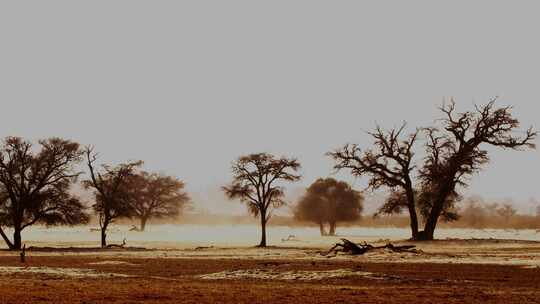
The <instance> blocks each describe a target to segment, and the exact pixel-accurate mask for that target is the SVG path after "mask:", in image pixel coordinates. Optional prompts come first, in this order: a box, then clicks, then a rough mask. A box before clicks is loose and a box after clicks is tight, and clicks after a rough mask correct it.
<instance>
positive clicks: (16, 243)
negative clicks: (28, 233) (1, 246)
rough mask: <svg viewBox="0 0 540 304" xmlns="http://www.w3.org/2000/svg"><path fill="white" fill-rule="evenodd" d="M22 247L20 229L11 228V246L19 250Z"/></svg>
mask: <svg viewBox="0 0 540 304" xmlns="http://www.w3.org/2000/svg"><path fill="white" fill-rule="evenodd" d="M21 248H22V240H21V229H20V228H14V230H13V248H10V249H14V250H20V249H21Z"/></svg>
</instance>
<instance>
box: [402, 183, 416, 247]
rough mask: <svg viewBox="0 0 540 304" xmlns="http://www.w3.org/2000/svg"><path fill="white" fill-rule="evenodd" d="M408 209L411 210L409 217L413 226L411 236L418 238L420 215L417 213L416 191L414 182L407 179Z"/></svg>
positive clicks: (414, 238)
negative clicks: (413, 187)
mask: <svg viewBox="0 0 540 304" xmlns="http://www.w3.org/2000/svg"><path fill="white" fill-rule="evenodd" d="M405 192H406V195H407V209H408V210H409V219H410V226H411V234H412V235H411V238H412V239H413V240H417V239H418V216H417V214H416V203H415V198H414V191H413V190H412V183H411V182H410V181H407V189H406V191H405Z"/></svg>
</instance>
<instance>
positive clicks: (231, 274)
mask: <svg viewBox="0 0 540 304" xmlns="http://www.w3.org/2000/svg"><path fill="white" fill-rule="evenodd" d="M350 276H362V277H370V278H377V277H375V276H373V273H371V272H365V271H354V270H350V269H336V270H327V271H276V270H268V269H246V270H234V271H222V272H216V273H209V274H204V275H200V276H198V278H200V279H204V280H235V279H263V280H300V281H314V280H323V279H333V278H343V277H350Z"/></svg>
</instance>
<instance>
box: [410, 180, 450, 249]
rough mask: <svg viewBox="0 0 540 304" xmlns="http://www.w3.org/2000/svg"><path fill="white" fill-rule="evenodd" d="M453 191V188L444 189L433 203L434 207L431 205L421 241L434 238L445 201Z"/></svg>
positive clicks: (420, 236) (419, 237) (420, 237)
mask: <svg viewBox="0 0 540 304" xmlns="http://www.w3.org/2000/svg"><path fill="white" fill-rule="evenodd" d="M452 191H453V189H451V188H449V187H448V188H446V189H443V190H442V191H441V192H440V194H439V195H438V196H437V199H436V200H435V202H434V203H433V207H431V212H430V213H429V216H428V218H427V220H426V224H425V226H424V231H422V233H421V234H420V235H419V236H418V239H419V240H421V241H431V240H433V236H434V234H435V228H436V227H437V222H438V221H439V217H440V216H441V212H442V210H443V207H444V202H445V201H446V199H447V197H448V195H449V194H450V193H451V192H452Z"/></svg>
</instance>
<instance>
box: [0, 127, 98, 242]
mask: <svg viewBox="0 0 540 304" xmlns="http://www.w3.org/2000/svg"><path fill="white" fill-rule="evenodd" d="M39 146H40V149H39V150H34V149H33V147H32V143H30V142H28V141H24V140H23V139H22V138H20V137H7V138H6V139H4V142H3V146H2V147H1V150H0V224H2V225H6V226H9V227H12V228H13V241H11V240H10V239H9V238H8V237H7V235H6V234H5V233H4V231H3V230H2V229H1V228H0V235H1V236H2V238H3V239H4V241H5V242H6V244H7V245H8V247H9V248H10V249H21V232H22V231H23V229H25V228H26V227H29V226H31V225H33V224H36V223H42V224H46V225H59V224H62V225H75V224H79V223H85V222H87V221H88V216H87V215H86V213H85V212H84V209H85V208H84V206H83V204H82V203H81V202H80V200H79V198H78V197H76V196H74V195H72V194H71V193H70V186H71V185H72V184H73V183H74V182H76V180H77V177H78V176H79V175H80V172H77V171H75V168H74V167H75V165H76V164H78V163H79V162H80V161H81V159H82V151H81V150H80V148H79V144H78V143H75V142H72V141H69V140H64V139H60V138H49V139H44V140H40V141H39Z"/></svg>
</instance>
